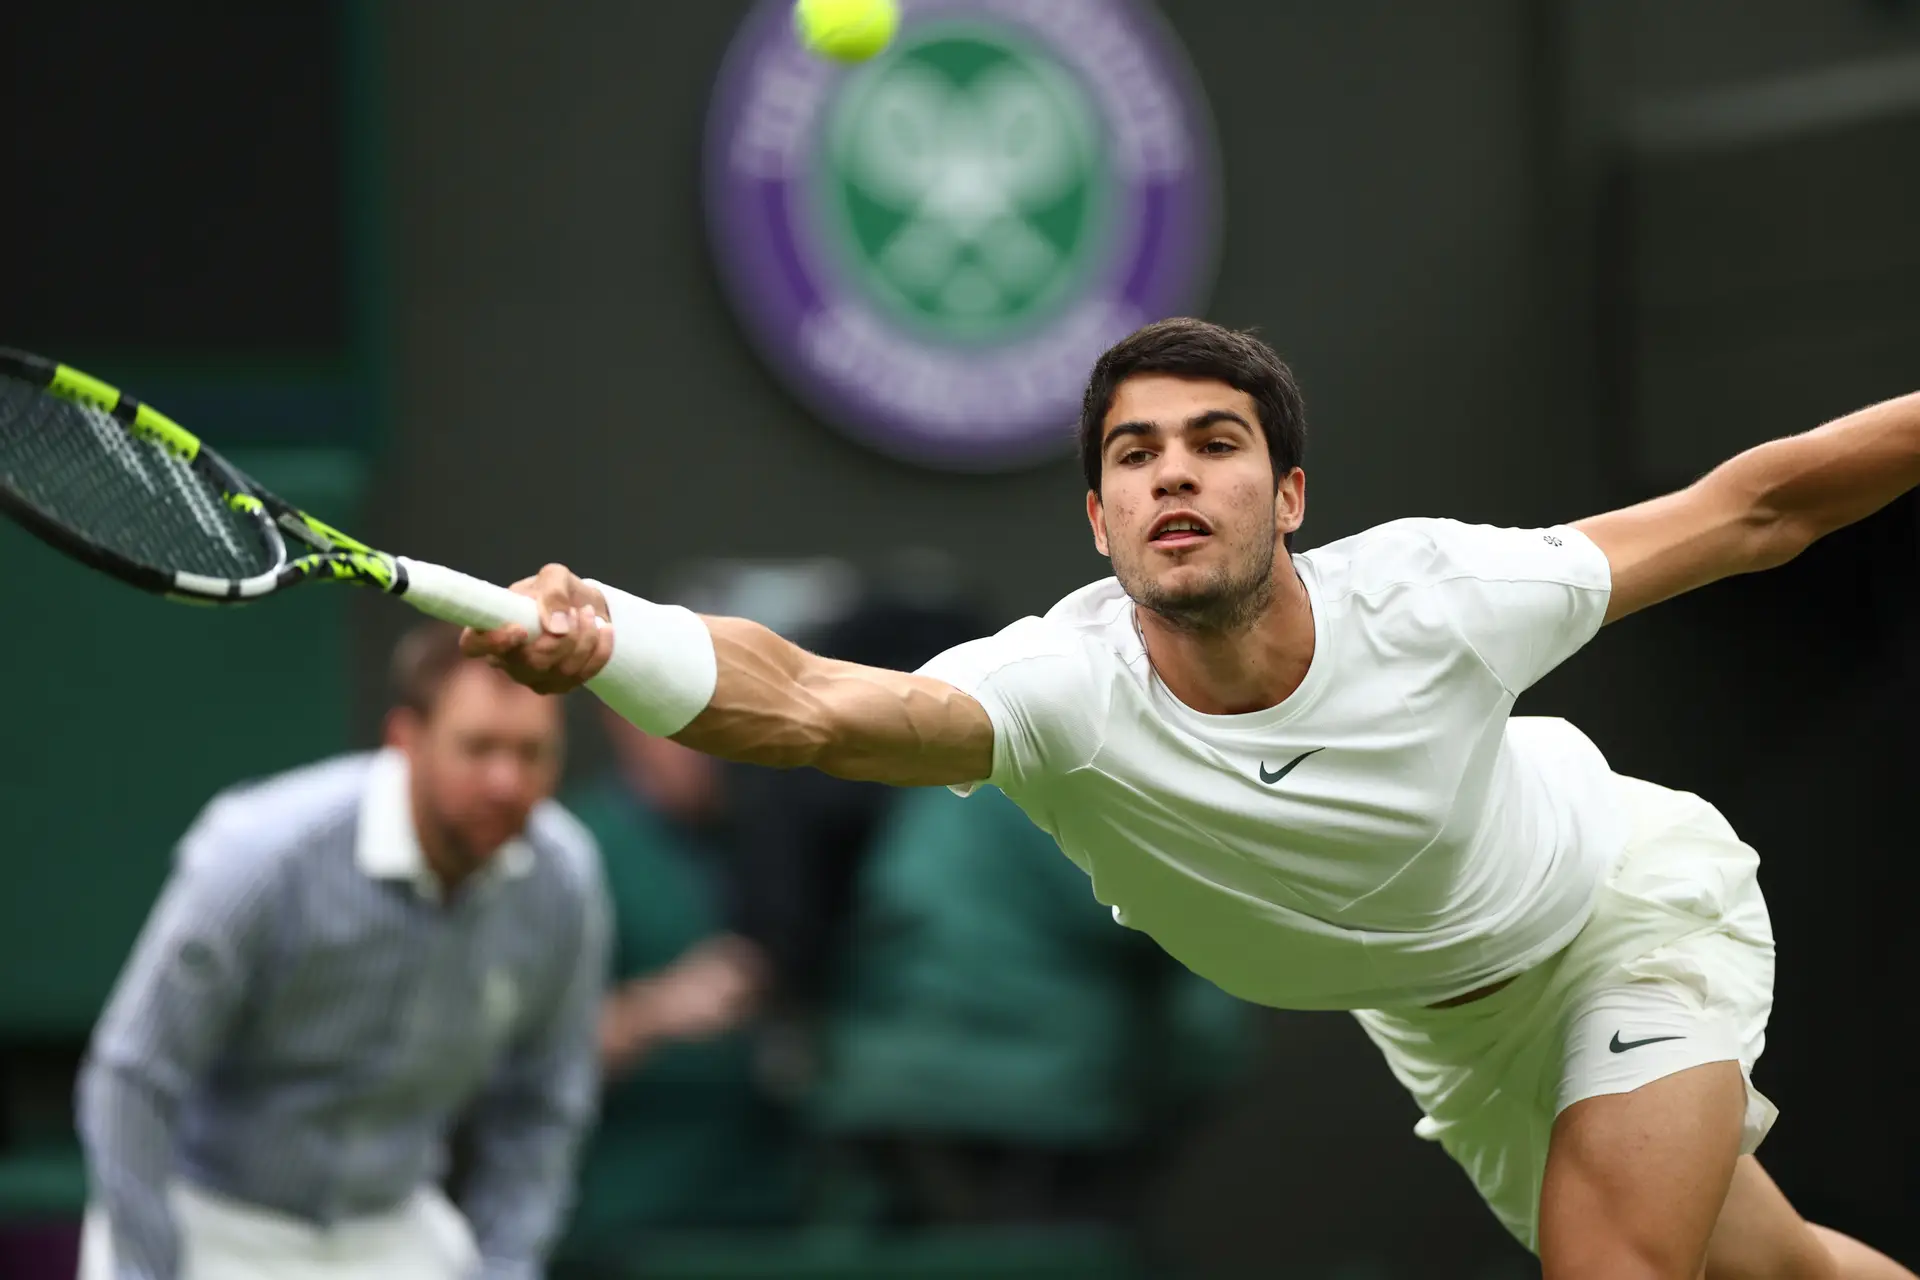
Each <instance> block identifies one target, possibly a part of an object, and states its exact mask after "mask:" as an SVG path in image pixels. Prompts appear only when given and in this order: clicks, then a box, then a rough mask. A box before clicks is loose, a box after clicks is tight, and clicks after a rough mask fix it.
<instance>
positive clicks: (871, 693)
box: [462, 565, 993, 786]
mask: <svg viewBox="0 0 1920 1280" xmlns="http://www.w3.org/2000/svg"><path fill="white" fill-rule="evenodd" d="M513 589H514V590H515V591H518V592H520V593H522V594H523V595H528V596H532V597H533V598H534V599H536V600H538V601H539V602H540V606H541V616H543V617H545V618H547V619H549V621H548V624H547V628H546V630H544V631H543V632H542V633H541V634H540V635H539V636H536V637H534V638H532V639H531V640H529V639H528V638H527V636H526V633H525V632H524V631H522V630H521V629H520V628H518V627H503V628H501V629H500V630H498V631H491V632H487V633H485V634H476V633H474V632H471V631H469V632H468V633H467V634H466V636H465V637H464V638H463V642H462V643H463V645H464V647H465V648H466V651H467V652H468V653H469V654H472V655H474V656H476V657H485V658H487V659H489V660H491V661H492V662H493V663H494V664H495V665H496V666H498V667H500V668H501V669H502V670H504V671H506V672H507V673H508V674H509V675H511V676H513V678H514V679H516V680H518V681H519V682H520V683H522V684H524V685H527V686H528V687H529V688H533V689H538V690H539V691H541V692H542V693H565V692H567V691H569V690H571V689H575V688H578V687H580V686H581V685H583V684H586V683H588V682H589V681H593V689H594V692H595V693H597V694H599V695H600V696H601V697H602V698H603V699H604V700H605V701H607V702H608V704H609V705H611V706H613V707H614V709H615V710H617V711H619V712H620V713H621V714H622V715H624V716H626V717H627V718H628V719H629V720H632V721H633V722H634V723H635V724H637V725H639V726H640V727H641V728H642V729H645V730H648V731H649V732H653V733H659V734H662V735H663V736H669V737H672V738H673V739H674V740H675V741H677V742H680V743H682V744H684V745H686V746H689V747H693V748H694V749H696V750H699V751H704V752H706V753H708V754H709V755H715V756H720V757H723V758H725V759H728V760H740V761H744V762H746V763H749V764H762V765H771V766H773V767H775V768H793V767H797V766H802V765H806V766H811V767H813V768H816V769H820V770H823V771H825V772H827V773H831V774H834V775H835V776H837V777H842V778H852V779H856V780H860V781H868V782H886V783H892V784H894V785H896V786H940V785H946V784H960V783H968V782H979V781H981V780H983V779H985V778H986V777H987V776H988V775H989V773H991V772H992V767H993V722H992V721H991V720H990V719H989V718H988V717H987V713H986V709H985V708H983V707H982V706H981V705H980V704H979V703H978V702H977V701H975V700H974V699H973V698H972V697H970V696H968V695H967V694H965V693H962V692H961V691H960V690H958V689H956V688H954V687H953V686H952V685H949V684H946V683H944V682H942V681H939V680H934V679H931V678H929V677H926V676H918V675H911V674H908V673H906V672H903V671H888V670H884V669H882V668H878V667H863V666H859V665H856V664H854V663H850V662H838V661H834V660H832V659H828V658H822V657H819V656H818V655H816V654H812V653H808V652H807V651H806V650H804V649H802V648H800V647H799V646H798V645H795V644H793V643H791V642H790V641H788V640H785V639H783V638H782V637H781V636H779V635H777V634H776V633H774V632H773V631H770V630H768V629H767V628H766V627H763V626H761V625H760V624H758V623H756V622H749V621H747V620H745V619H743V618H709V617H699V616H696V615H693V614H689V613H687V612H686V611H685V610H678V609H665V608H662V607H660V606H657V605H651V604H647V603H646V602H644V601H639V600H636V599H635V598H634V597H631V596H623V595H622V594H621V593H617V592H616V593H612V594H613V596H614V598H615V600H617V601H618V602H619V603H620V604H621V605H622V607H621V608H619V609H616V608H614V607H613V605H612V604H611V603H610V601H609V594H608V593H607V592H606V591H604V590H603V589H601V588H600V587H599V586H598V585H597V584H594V583H591V582H585V581H583V580H581V579H580V578H578V577H576V576H575V575H574V574H573V573H571V572H570V571H568V570H567V569H566V568H564V567H563V566H560V565H548V566H547V567H546V568H544V569H542V570H541V571H540V573H539V574H538V575H536V576H535V577H532V578H528V579H526V580H524V581H522V582H518V583H515V584H514V588H513ZM622 614H624V615H625V616H620V615H622ZM606 622H611V623H616V624H617V625H603V623H606ZM619 646H627V647H626V648H622V649H620V653H621V661H620V662H619V663H617V664H614V666H612V667H609V666H608V664H609V662H610V660H611V659H612V658H613V655H614V652H615V650H616V648H617V647H619ZM596 677H597V678H596Z"/></svg>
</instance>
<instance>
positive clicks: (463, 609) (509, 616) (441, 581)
mask: <svg viewBox="0 0 1920 1280" xmlns="http://www.w3.org/2000/svg"><path fill="white" fill-rule="evenodd" d="M395 559H397V560H398V561H399V562H400V567H401V568H402V569H405V570H406V573H407V587H406V590H405V591H404V592H402V593H401V597H400V598H401V599H403V600H405V601H406V602H407V603H408V604H410V605H412V606H413V607H414V608H416V609H418V610H419V611H420V612H422V613H424V614H429V615H431V616H432V617H435V618H439V619H440V620H441V621H443V622H457V623H459V624H460V625H461V626H463V627H472V628H473V629H474V630H476V631H491V630H493V629H494V628H495V627H504V626H507V625H509V624H511V623H517V624H519V625H520V626H523V627H525V628H526V629H527V635H528V636H529V637H532V636H537V635H539V634H540V606H539V605H537V604H535V603H534V602H533V601H532V600H531V599H529V598H528V597H526V596H523V595H521V594H520V593H519V592H517V591H509V590H507V589H506V588H505V587H497V586H495V585H494V584H493V583H491V582H485V581H482V580H481V579H479V578H474V577H469V576H468V575H467V574H464V573H461V572H460V571H458V570H457V569H449V568H447V567H446V566H445V565H438V564H431V563H429V562H427V561H425V560H409V559H407V558H406V557H405V556H396V557H395Z"/></svg>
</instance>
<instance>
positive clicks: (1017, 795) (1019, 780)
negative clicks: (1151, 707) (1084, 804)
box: [919, 618, 1107, 811]
mask: <svg viewBox="0 0 1920 1280" xmlns="http://www.w3.org/2000/svg"><path fill="white" fill-rule="evenodd" d="M919 674H921V675H924V676H931V677H932V678H933V679H936V680H942V681H945V682H946V683H947V684H950V685H952V686H953V687H954V688H956V689H959V690H960V691H961V692H962V693H965V694H967V695H969V696H970V697H972V698H973V699H974V700H975V701H977V702H979V704H980V705H981V706H982V707H984V708H985V709H986V712H987V718H988V719H989V720H991V721H992V722H993V771H992V773H991V774H989V775H988V776H987V777H985V778H981V779H977V780H976V781H974V782H972V783H967V784H964V785H960V786H956V787H954V788H952V790H953V791H954V792H955V793H957V794H959V795H963V796H964V795H971V794H972V793H973V791H974V788H975V787H977V786H978V785H979V784H980V783H981V782H988V783H991V784H993V785H994V786H996V787H998V788H999V789H1000V790H1002V791H1004V792H1006V793H1007V795H1008V796H1009V797H1011V798H1013V799H1014V800H1016V801H1019V802H1021V804H1022V807H1025V808H1029V809H1030V807H1029V806H1028V805H1027V803H1026V801H1027V800H1028V799H1029V798H1031V797H1032V796H1033V795H1034V794H1035V792H1036V791H1038V790H1039V789H1041V788H1042V787H1043V786H1044V784H1045V783H1046V782H1047V781H1048V780H1049V779H1051V778H1057V777H1061V776H1064V775H1065V774H1067V773H1070V772H1072V771H1073V770H1074V769H1077V768H1079V767H1080V766H1082V765H1084V764H1086V763H1087V762H1088V761H1089V760H1091V759H1092V758H1093V755H1094V753H1095V752H1096V751H1097V750H1098V749H1099V745H1100V740H1101V738H1102V736H1103V732H1104V725H1105V720H1106V714H1107V696H1106V692H1105V690H1103V689H1102V687H1101V685H1100V681H1099V677H1098V673H1097V671H1096V668H1095V665H1094V663H1093V660H1092V657H1091V655H1090V654H1089V653H1088V652H1087V650H1086V647H1085V646H1084V643H1083V642H1082V641H1081V640H1080V639H1079V637H1077V636H1076V635H1074V634H1073V633H1072V632H1071V631H1070V630H1069V629H1067V628H1064V627H1060V626H1058V625H1056V624H1054V623H1052V622H1050V621H1048V620H1047V619H1044V618H1022V619H1021V620H1020V621H1018V622H1016V623H1013V624H1012V625H1011V626H1009V627H1007V628H1006V629H1004V630H1002V631H1000V632H999V633H998V634H996V635H992V636H987V637H985V638H983V639H980V640H970V641H968V642H967V643H966V644H963V645H958V646H956V647H954V648H952V649H949V650H947V651H946V652H945V653H942V654H940V655H939V656H937V657H935V658H934V659H933V660H932V661H930V662H928V663H927V664H926V665H925V666H923V667H921V668H920V672H919ZM1030 811H1031V810H1030Z"/></svg>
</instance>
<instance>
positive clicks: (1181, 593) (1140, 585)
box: [1114, 529, 1279, 635]
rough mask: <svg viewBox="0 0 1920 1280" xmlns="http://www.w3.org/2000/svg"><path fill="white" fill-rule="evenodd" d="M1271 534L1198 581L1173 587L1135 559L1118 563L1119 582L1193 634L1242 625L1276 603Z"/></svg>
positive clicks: (1148, 607)
mask: <svg viewBox="0 0 1920 1280" xmlns="http://www.w3.org/2000/svg"><path fill="white" fill-rule="evenodd" d="M1278 533H1279V531H1278V529H1275V530H1274V531H1273V536H1270V537H1267V538H1263V539H1259V540H1258V541H1257V542H1256V545H1255V547H1254V548H1253V549H1252V550H1250V551H1249V552H1248V553H1247V554H1246V555H1245V556H1243V557H1241V558H1240V559H1239V560H1238V561H1236V562H1234V563H1231V564H1224V565H1217V566H1215V567H1214V568H1213V569H1212V570H1211V571H1210V572H1208V573H1207V574H1206V576H1205V577H1204V578H1203V579H1202V580H1201V581H1200V582H1199V583H1197V584H1194V585H1191V586H1186V587H1182V588H1180V589H1178V590H1174V589H1170V588H1167V587H1165V586H1163V585H1162V584H1161V583H1160V582H1158V581H1156V580H1155V579H1154V577H1153V576H1152V575H1151V574H1149V573H1147V572H1145V571H1143V570H1142V568H1141V566H1140V564H1139V563H1138V562H1137V561H1135V562H1132V563H1128V564H1125V565H1122V564H1120V563H1118V562H1116V563H1115V565H1114V575H1115V576H1116V577H1118V578H1119V579H1120V586H1121V587H1122V588H1123V589H1124V590H1125V591H1126V593H1127V594H1128V595H1129V596H1131V597H1132V598H1133V602H1134V603H1135V604H1136V605H1138V606H1139V607H1140V608H1142V609H1145V610H1147V611H1148V612H1150V613H1152V614H1154V615H1155V616H1156V617H1158V618H1159V619H1160V620H1161V621H1163V622H1165V623H1166V624H1167V625H1168V626H1170V627H1172V628H1174V629H1175V630H1178V631H1184V632H1187V633H1189V634H1193V635H1200V634H1206V633H1220V632H1234V631H1244V630H1245V629H1247V628H1248V627H1250V626H1252V625H1253V624H1254V623H1255V622H1256V621H1257V620H1258V619H1259V618H1260V615H1262V614H1263V613H1265V612H1266V611H1267V606H1268V605H1269V604H1271V603H1273V554H1274V553H1273V546H1274V543H1275V541H1277V540H1278Z"/></svg>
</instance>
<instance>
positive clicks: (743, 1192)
mask: <svg viewBox="0 0 1920 1280" xmlns="http://www.w3.org/2000/svg"><path fill="white" fill-rule="evenodd" d="M602 712H603V715H602V720H603V722H604V723H605V725H606V731H607V737H608V741H609V745H610V746H611V747H612V749H613V761H614V763H613V767H612V768H611V769H610V770H609V771H608V772H607V773H606V775H605V776H603V777H602V778H600V779H598V780H597V781H595V782H594V783H593V784H592V785H590V786H588V787H586V788H583V789H582V790H581V791H579V792H578V793H577V794H575V795H573V796H571V797H569V799H570V801H571V804H570V807H571V808H572V809H573V811H574V812H576V813H577V814H579V816H580V819H581V821H582V822H584V823H585V824H586V825H587V827H588V828H589V829H590V830H591V831H592V832H593V834H594V836H595V838H596V839H597V841H598V843H599V845H600V848H601V850H602V851H603V854H604V858H605V875H606V879H607V884H608V889H609V894H610V897H611V901H612V906H613V957H612V978H613V983H612V987H611V990H609V991H608V993H607V996H606V999H605V1001H604V1003H603V1005H602V1009H601V1014H600V1053H601V1062H602V1065H603V1067H604V1070H605V1074H606V1087H605V1093H604V1095H603V1098H602V1103H601V1117H600V1123H599V1127H598V1129H597V1130H596V1132H595V1133H594V1135H593V1137H592V1139H591V1141H590V1142H589V1144H588V1146H587V1149H586V1153H585V1155H584V1156H583V1158H582V1164H581V1177H580V1200H579V1205H578V1207H577V1209H576V1210H575V1213H574V1218H573V1224H572V1228H571V1231H570V1234H569V1236H568V1241H567V1246H566V1253H567V1255H568V1256H569V1257H580V1258H583V1259H586V1258H604V1257H621V1256H627V1255H630V1254H631V1253H632V1251H633V1249H634V1247H635V1245H636V1244H638V1243H640V1242H641V1241H642V1240H643V1239H644V1237H645V1236H646V1235H647V1234H649V1233H652V1232H658V1231H661V1230H672V1229H685V1228H726V1227H762V1226H773V1225H782V1224H785V1223H787V1222H790V1221H791V1220H792V1217H793V1215H794V1204H795V1200H796V1190H795V1185H794V1183H795V1176H794V1175H795V1159H794V1156H795V1147H794V1136H793V1128H792V1125H791V1123H790V1121H789V1117H788V1115H787V1112H786V1110H785V1109H784V1108H782V1107H781V1106H780V1105H779V1104H778V1103H776V1102H775V1100H774V1099H772V1098H771V1097H770V1096H769V1095H768V1094H767V1093H766V1092H765V1091H764V1090H762V1089H761V1087H760V1085H759V1082H758V1079H757V1076H756V1070H755V1042H754V1039H753V1036H752V1029H751V1027H750V1025H749V1020H750V1019H751V1018H752V1017H753V1015H754V1014H755V1013H756V1012H757V1009H758V1006H759V1004H760V999H761V996H762V994H763V992H764V991H765V989H766V986H767V982H768V973H767V966H766V962H765V959H764V957H763V956H762V954H761V952H760V951H759V949H758V948H757V947H755V946H754V945H753V944H752V943H750V942H748V941H746V940H745V939H743V938H741V937H740V936H738V935H737V934H735V933H733V932H730V931H729V929H728V927H727V909H726V898H727V894H726V889H725V881H726V863H727V859H728V846H727V841H728V831H727V823H726V821H725V817H726V806H725V799H726V797H725V794H724V791H725V789H724V783H725V777H724V774H723V771H722V766H721V764H720V762H719V761H717V760H714V759H713V758H712V757H710V756H704V755H701V754H700V753H699V752H696V751H692V750H689V749H688V748H686V747H683V746H680V745H679V744H678V743H676V742H672V741H670V740H668V739H666V738H656V737H652V736H650V735H648V734H645V733H642V732H641V731H640V730H638V729H636V728H634V727H633V726H632V725H630V724H628V723H627V722H626V721H625V720H622V719H620V718H619V717H618V716H616V715H614V714H612V713H611V712H607V711H605V709H604V708H602Z"/></svg>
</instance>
